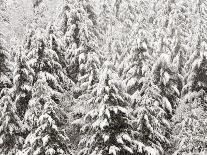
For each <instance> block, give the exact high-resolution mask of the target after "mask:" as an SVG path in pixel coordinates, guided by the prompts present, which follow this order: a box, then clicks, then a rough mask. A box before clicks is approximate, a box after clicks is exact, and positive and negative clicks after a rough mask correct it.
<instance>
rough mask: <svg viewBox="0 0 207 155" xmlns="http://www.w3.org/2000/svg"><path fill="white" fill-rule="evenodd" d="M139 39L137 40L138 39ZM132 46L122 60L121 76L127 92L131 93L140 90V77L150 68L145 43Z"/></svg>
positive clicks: (149, 58)
mask: <svg viewBox="0 0 207 155" xmlns="http://www.w3.org/2000/svg"><path fill="white" fill-rule="evenodd" d="M138 41H139V40H138ZM139 44H140V42H138V43H137V44H136V45H134V46H132V47H131V49H130V53H129V54H127V56H126V58H125V59H124V60H123V62H122V63H123V67H124V66H125V67H124V68H122V70H123V71H122V72H120V73H121V75H122V78H123V79H124V81H125V82H126V86H127V91H128V93H129V94H133V93H134V92H135V91H137V89H138V90H141V88H142V81H140V80H141V79H142V77H144V76H145V74H146V72H147V71H148V70H149V69H150V67H151V65H150V60H151V59H152V58H151V57H150V55H149V52H148V49H147V47H146V44H145V43H144V42H143V43H142V45H139Z"/></svg>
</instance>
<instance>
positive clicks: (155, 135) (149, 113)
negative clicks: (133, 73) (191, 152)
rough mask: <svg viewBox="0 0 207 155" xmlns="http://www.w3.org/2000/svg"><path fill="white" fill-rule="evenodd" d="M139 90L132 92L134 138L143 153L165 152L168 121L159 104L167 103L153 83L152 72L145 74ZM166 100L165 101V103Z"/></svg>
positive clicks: (167, 139) (168, 129)
mask: <svg viewBox="0 0 207 155" xmlns="http://www.w3.org/2000/svg"><path fill="white" fill-rule="evenodd" d="M144 78H145V81H144V85H143V87H142V89H141V91H139V90H137V91H136V92H135V93H134V94H133V102H134V103H133V104H134V106H133V112H132V115H133V117H134V119H133V127H134V138H135V139H136V140H137V141H139V142H141V143H142V144H143V152H144V154H153V152H154V154H156V153H157V154H166V153H167V151H168V150H167V148H169V146H170V141H169V138H170V137H171V132H170V128H171V126H170V122H169V120H167V119H166V116H167V113H166V111H165V110H164V109H163V108H162V107H161V105H166V104H169V103H168V102H169V101H167V99H166V98H164V97H163V96H162V95H161V94H160V93H161V90H160V89H159V87H158V86H157V85H155V84H154V83H153V78H152V74H151V73H150V72H148V73H147V74H146V77H144ZM166 102H167V103H166Z"/></svg>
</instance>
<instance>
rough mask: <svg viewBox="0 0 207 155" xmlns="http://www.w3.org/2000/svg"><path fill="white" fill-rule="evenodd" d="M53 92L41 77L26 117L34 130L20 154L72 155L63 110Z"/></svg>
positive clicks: (36, 84)
mask: <svg viewBox="0 0 207 155" xmlns="http://www.w3.org/2000/svg"><path fill="white" fill-rule="evenodd" d="M53 92H54V91H53V90H52V89H51V88H50V87H49V86H48V83H47V82H46V79H45V77H44V75H43V76H41V77H39V78H38V80H37V82H36V83H35V85H34V88H33V98H32V100H30V103H29V110H28V111H27V113H26V115H25V117H26V118H29V119H27V120H28V121H29V122H30V123H33V124H32V125H33V129H32V130H31V132H30V133H29V135H28V136H27V138H26V139H25V142H24V147H23V150H22V151H21V152H19V153H20V154H25V155H36V154H48V155H49V154H50V155H51V154H58V155H66V154H71V151H70V149H69V148H68V144H67V143H68V142H69V139H68V138H67V136H66V135H65V132H64V131H63V130H62V129H61V125H62V123H63V120H61V119H62V118H61V113H62V109H60V106H59V105H58V104H57V103H55V101H54V100H53V99H52V98H51V96H52V94H53Z"/></svg>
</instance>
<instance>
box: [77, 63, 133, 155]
mask: <svg viewBox="0 0 207 155" xmlns="http://www.w3.org/2000/svg"><path fill="white" fill-rule="evenodd" d="M112 67H113V65H112V64H110V63H109V62H108V61H107V62H105V63H104V65H103V68H102V71H101V75H100V81H99V83H98V85H97V87H96V89H95V92H94V97H93V98H92V100H91V101H92V103H93V105H94V108H93V109H91V110H90V111H89V112H88V113H87V114H86V116H85V123H86V124H85V125H84V126H83V128H82V131H83V132H86V135H84V136H83V138H82V140H81V141H80V147H82V149H81V151H80V152H79V154H80V155H88V154H94V155H95V154H113V155H119V154H120V155H121V154H126V155H127V154H133V147H132V145H133V140H132V138H131V125H130V123H129V115H128V104H129V103H128V101H127V98H126V96H125V95H126V94H124V92H123V90H122V89H121V88H120V83H119V82H120V80H119V79H118V75H117V74H116V73H115V71H114V70H113V69H112Z"/></svg>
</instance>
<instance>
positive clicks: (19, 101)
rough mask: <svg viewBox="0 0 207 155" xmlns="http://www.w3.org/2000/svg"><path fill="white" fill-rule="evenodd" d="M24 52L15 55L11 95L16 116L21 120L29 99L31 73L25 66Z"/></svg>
mask: <svg viewBox="0 0 207 155" xmlns="http://www.w3.org/2000/svg"><path fill="white" fill-rule="evenodd" d="M24 52H25V51H23V49H21V48H20V49H19V51H17V54H16V62H15V70H14V73H13V83H14V86H13V89H14V90H13V91H14V92H13V93H14V99H15V105H16V112H17V114H18V116H19V117H20V118H21V119H23V117H24V114H25V112H26V110H27V106H28V102H29V100H30V98H31V91H32V82H33V74H34V73H33V72H32V69H31V68H30V66H29V65H28V64H27V58H26V56H25V53H24Z"/></svg>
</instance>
